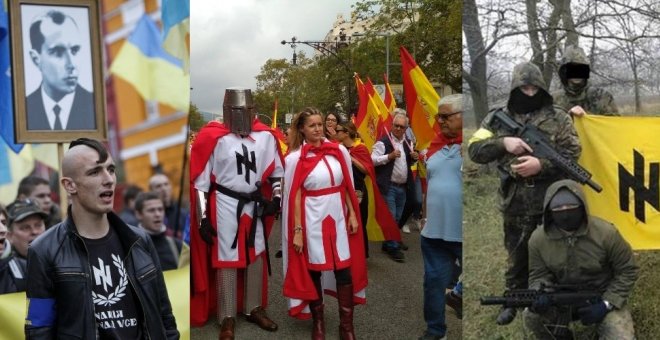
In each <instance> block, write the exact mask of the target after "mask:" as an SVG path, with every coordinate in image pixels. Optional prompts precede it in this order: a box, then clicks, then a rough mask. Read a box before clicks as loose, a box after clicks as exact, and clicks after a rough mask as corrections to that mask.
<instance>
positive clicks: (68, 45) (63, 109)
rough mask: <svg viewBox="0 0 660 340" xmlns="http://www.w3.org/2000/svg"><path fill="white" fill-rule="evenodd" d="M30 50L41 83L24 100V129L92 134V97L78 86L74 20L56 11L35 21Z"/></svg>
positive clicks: (78, 44)
mask: <svg viewBox="0 0 660 340" xmlns="http://www.w3.org/2000/svg"><path fill="white" fill-rule="evenodd" d="M30 47H31V49H30V59H31V60H32V62H33V63H34V65H35V66H36V67H37V68H38V69H39V71H40V72H41V77H42V81H41V85H40V86H39V88H37V89H36V90H35V91H34V92H32V93H30V95H29V96H28V97H27V101H26V111H27V129H28V130H94V129H95V127H96V115H95V114H94V112H95V110H94V99H93V95H92V93H91V92H89V91H88V90H86V89H84V88H83V87H81V86H80V84H78V77H79V75H80V68H79V64H80V61H81V58H83V55H81V53H80V51H81V48H82V42H81V39H80V31H79V29H78V25H77V24H76V22H75V21H74V20H73V18H72V17H70V16H69V15H67V14H65V13H63V12H60V11H55V10H51V11H48V12H47V13H46V14H44V15H42V16H39V17H37V18H36V19H35V20H34V21H33V22H32V24H31V25H30ZM86 57H87V58H90V56H89V55H87V56H86Z"/></svg>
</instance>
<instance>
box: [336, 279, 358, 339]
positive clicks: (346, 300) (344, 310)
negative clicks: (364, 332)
mask: <svg viewBox="0 0 660 340" xmlns="http://www.w3.org/2000/svg"><path fill="white" fill-rule="evenodd" d="M337 300H338V302H339V338H340V339H341V340H355V333H354V332H353V285H352V284H347V285H341V286H337Z"/></svg>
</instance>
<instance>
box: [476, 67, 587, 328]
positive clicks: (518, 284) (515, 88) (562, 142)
mask: <svg viewBox="0 0 660 340" xmlns="http://www.w3.org/2000/svg"><path fill="white" fill-rule="evenodd" d="M503 110H505V113H506V114H507V115H508V116H509V117H510V118H512V119H513V120H515V121H516V122H519V123H521V124H531V125H533V126H535V127H536V128H537V129H538V130H539V131H541V132H542V133H543V134H544V135H545V136H546V137H547V138H548V139H549V140H552V141H553V143H554V144H555V146H556V147H557V150H558V151H559V152H560V153H561V154H562V155H564V156H565V157H568V158H569V159H573V160H577V158H578V156H579V155H580V151H581V148H580V143H579V140H578V138H577V133H576V131H575V128H574V127H573V123H572V121H571V119H570V116H569V115H568V114H567V113H566V112H565V111H562V110H560V109H557V110H556V109H555V107H553V99H552V97H551V96H550V94H549V93H548V91H547V89H546V86H545V82H544V80H543V75H542V74H541V71H540V70H539V68H538V67H537V66H536V65H534V64H532V63H529V62H525V63H521V64H518V65H516V66H515V68H514V69H513V74H512V81H511V92H510V94H509V100H508V102H507V106H506V108H503ZM492 116H493V112H492V111H491V113H489V114H488V115H487V116H486V118H485V119H484V121H483V122H482V124H481V127H480V128H479V129H478V130H477V131H476V132H475V133H474V135H473V136H472V137H471V138H470V141H469V146H468V148H469V149H468V151H469V155H470V158H471V159H472V160H473V161H474V162H476V163H489V162H493V161H495V162H497V164H498V168H499V169H500V170H501V174H500V176H501V180H500V188H499V194H500V206H501V211H502V214H503V220H504V245H505V247H506V250H507V253H508V261H507V263H508V264H509V266H508V268H507V270H506V274H505V276H506V288H507V289H522V288H527V285H528V268H529V267H528V259H527V257H528V253H527V243H528V240H529V237H530V236H531V234H532V231H534V229H535V228H536V226H537V225H539V224H540V223H541V220H542V217H543V195H544V194H545V191H546V189H547V188H548V187H549V186H550V184H551V183H553V182H555V181H557V180H559V179H561V178H562V177H563V174H562V172H561V171H560V170H559V169H558V168H557V167H556V166H554V165H553V164H552V163H551V162H550V161H549V160H547V159H545V158H537V157H534V156H532V155H530V154H529V152H531V151H532V149H531V147H530V146H529V145H528V144H527V143H525V141H523V140H522V139H520V138H518V137H513V136H511V135H510V132H508V131H506V130H505V129H504V128H501V127H494V126H491V124H490V122H491V120H492ZM516 313H517V310H516V309H515V308H511V307H505V308H503V309H502V311H501V312H500V314H499V316H498V317H497V323H498V324H500V325H506V324H509V323H511V321H513V319H514V318H515V316H516Z"/></svg>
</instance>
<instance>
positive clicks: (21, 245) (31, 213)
mask: <svg viewBox="0 0 660 340" xmlns="http://www.w3.org/2000/svg"><path fill="white" fill-rule="evenodd" d="M7 216H8V219H7V240H8V241H9V243H11V247H12V248H11V249H12V251H11V253H10V254H9V256H8V257H6V258H4V259H2V260H0V294H7V293H14V292H22V291H25V289H26V286H27V256H28V246H29V245H30V242H32V241H34V240H35V239H36V238H37V236H39V235H41V234H42V233H43V232H44V231H45V230H46V225H45V220H46V218H48V215H47V214H46V213H45V212H43V210H42V208H41V207H39V205H37V203H35V202H32V201H30V200H29V199H25V200H17V201H14V202H13V203H12V204H10V205H9V206H8V209H7Z"/></svg>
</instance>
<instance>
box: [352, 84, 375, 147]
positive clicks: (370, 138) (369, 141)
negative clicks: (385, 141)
mask: <svg viewBox="0 0 660 340" xmlns="http://www.w3.org/2000/svg"><path fill="white" fill-rule="evenodd" d="M355 85H356V87H357V92H358V97H359V99H360V105H359V106H358V113H357V117H356V119H355V121H356V124H355V125H356V126H357V131H358V133H359V134H360V137H361V139H362V142H364V144H365V146H366V147H367V148H368V149H369V150H371V147H373V145H374V144H375V143H376V141H378V124H379V122H380V112H379V110H378V106H377V105H376V102H375V100H374V99H373V97H371V96H370V95H369V92H368V90H367V87H366V85H364V83H363V82H362V79H360V76H358V75H357V74H356V75H355ZM372 88H373V86H372Z"/></svg>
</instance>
